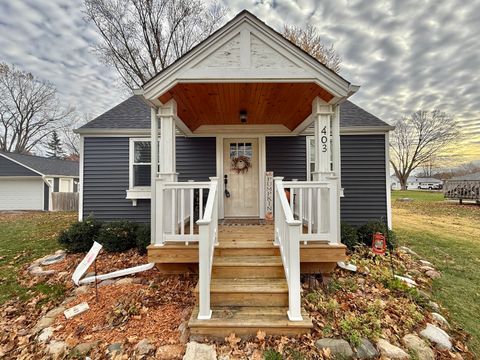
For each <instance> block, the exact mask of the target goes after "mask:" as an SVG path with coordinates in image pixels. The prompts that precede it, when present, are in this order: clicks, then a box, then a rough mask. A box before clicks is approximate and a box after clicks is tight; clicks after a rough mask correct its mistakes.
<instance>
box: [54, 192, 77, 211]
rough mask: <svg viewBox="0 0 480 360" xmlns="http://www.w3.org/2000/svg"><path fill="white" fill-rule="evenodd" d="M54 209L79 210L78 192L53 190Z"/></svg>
mask: <svg viewBox="0 0 480 360" xmlns="http://www.w3.org/2000/svg"><path fill="white" fill-rule="evenodd" d="M52 211H78V192H52Z"/></svg>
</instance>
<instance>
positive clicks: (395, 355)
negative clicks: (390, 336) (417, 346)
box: [377, 339, 410, 359]
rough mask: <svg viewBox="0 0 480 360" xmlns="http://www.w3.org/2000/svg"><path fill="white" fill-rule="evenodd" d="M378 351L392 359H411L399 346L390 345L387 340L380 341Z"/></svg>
mask: <svg viewBox="0 0 480 360" xmlns="http://www.w3.org/2000/svg"><path fill="white" fill-rule="evenodd" d="M377 347H378V350H380V353H381V354H382V356H384V357H387V358H390V359H410V355H408V354H407V353H406V352H405V351H403V350H402V349H400V348H399V347H398V346H395V345H392V344H390V343H389V342H388V341H387V340H384V339H380V340H378V342H377Z"/></svg>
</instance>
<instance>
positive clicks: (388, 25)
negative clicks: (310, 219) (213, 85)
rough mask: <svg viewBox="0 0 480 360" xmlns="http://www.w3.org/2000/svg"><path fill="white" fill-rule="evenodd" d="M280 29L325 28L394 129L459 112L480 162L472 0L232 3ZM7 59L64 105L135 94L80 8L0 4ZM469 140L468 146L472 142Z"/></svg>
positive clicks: (86, 105) (479, 57)
mask: <svg viewBox="0 0 480 360" xmlns="http://www.w3.org/2000/svg"><path fill="white" fill-rule="evenodd" d="M224 2H225V4H226V5H228V6H229V7H230V14H229V16H230V17H232V16H234V15H235V14H236V13H238V12H239V11H241V10H243V9H244V8H246V9H248V10H249V11H251V12H253V13H254V14H255V15H257V16H258V17H259V18H260V19H262V20H263V21H265V22H266V23H267V24H269V25H270V26H272V27H273V28H275V29H277V30H281V29H282V28H283V25H284V24H294V25H300V26H303V25H305V24H312V25H315V26H317V27H318V28H319V30H320V33H321V35H322V37H323V39H324V41H326V42H327V43H328V44H334V45H335V48H336V49H337V51H338V53H339V54H340V55H341V56H342V58H343V63H342V69H343V70H342V71H341V75H342V76H344V77H345V78H347V79H348V80H350V81H351V82H352V83H354V84H359V85H361V89H360V91H359V92H358V93H357V94H356V95H354V97H353V98H352V100H353V101H354V102H356V103H357V104H358V105H359V106H361V107H363V108H365V109H366V110H368V111H370V112H372V113H373V114H375V115H377V116H379V117H380V118H382V119H384V120H385V121H387V122H390V123H392V122H394V121H395V120H396V119H398V118H399V117H400V116H402V115H403V114H405V113H409V112H412V111H415V110H417V109H420V108H421V109H433V108H439V109H441V110H443V111H446V112H448V113H450V114H452V115H454V116H455V117H456V118H457V119H458V120H459V122H460V124H461V126H462V129H463V130H464V132H466V134H467V135H469V136H470V138H471V140H470V144H471V149H469V150H468V153H469V154H473V155H471V156H477V157H479V158H480V148H479V146H478V140H479V138H480V133H479V132H480V129H479V127H478V124H479V122H480V49H479V47H478V34H480V2H478V1H466V0H451V1H446V0H436V1H417V0H397V1H393V0H388V1H387V0H375V1H373V0H372V1H361V0H322V1H318V0H249V1H245V0H224ZM0 33H1V34H2V36H0V59H2V60H5V61H7V62H11V63H15V64H17V65H18V66H20V67H22V68H24V69H26V70H28V71H31V72H32V73H34V74H36V75H37V76H40V77H42V78H44V79H47V80H50V81H52V82H54V83H55V85H56V86H57V88H58V89H59V92H60V95H61V96H62V99H64V101H65V102H66V103H69V104H72V105H75V106H76V107H77V108H78V109H79V110H81V111H83V112H86V113H91V114H93V115H98V114H100V113H101V112H103V111H106V110H108V109H109V108H111V107H112V106H113V105H115V104H117V103H118V102H120V101H121V100H122V99H124V98H126V97H127V96H128V93H127V92H125V91H124V90H122V89H121V88H120V87H119V83H118V81H117V77H116V73H115V72H114V70H112V69H110V68H107V67H106V66H105V65H103V64H102V63H101V62H100V61H99V59H98V58H97V57H96V55H95V54H93V53H92V52H91V48H92V45H93V44H95V43H97V42H99V41H100V38H99V36H98V35H97V33H96V32H95V29H94V28H93V27H92V26H91V25H89V24H86V23H85V22H84V21H83V15H82V2H81V1H71V0H50V1H48V2H47V1H42V2H39V1H36V0H19V1H9V2H7V1H4V2H1V4H0ZM467 143H468V141H467Z"/></svg>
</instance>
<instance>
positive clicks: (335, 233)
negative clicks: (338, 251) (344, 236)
mask: <svg viewBox="0 0 480 360" xmlns="http://www.w3.org/2000/svg"><path fill="white" fill-rule="evenodd" d="M329 181H330V185H329V190H330V191H329V193H330V194H329V195H330V197H329V202H330V206H329V208H330V214H329V221H330V224H329V227H330V229H329V233H330V243H331V244H337V243H339V242H340V236H339V229H338V222H337V216H338V186H337V178H336V177H331V178H329Z"/></svg>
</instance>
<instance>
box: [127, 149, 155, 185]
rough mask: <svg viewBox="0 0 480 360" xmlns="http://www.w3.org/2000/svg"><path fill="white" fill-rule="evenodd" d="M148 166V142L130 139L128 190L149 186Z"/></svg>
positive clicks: (149, 153)
mask: <svg viewBox="0 0 480 360" xmlns="http://www.w3.org/2000/svg"><path fill="white" fill-rule="evenodd" d="M150 164H151V143H150V140H149V139H130V188H135V187H149V186H150V184H151V179H150V175H151V174H150Z"/></svg>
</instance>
